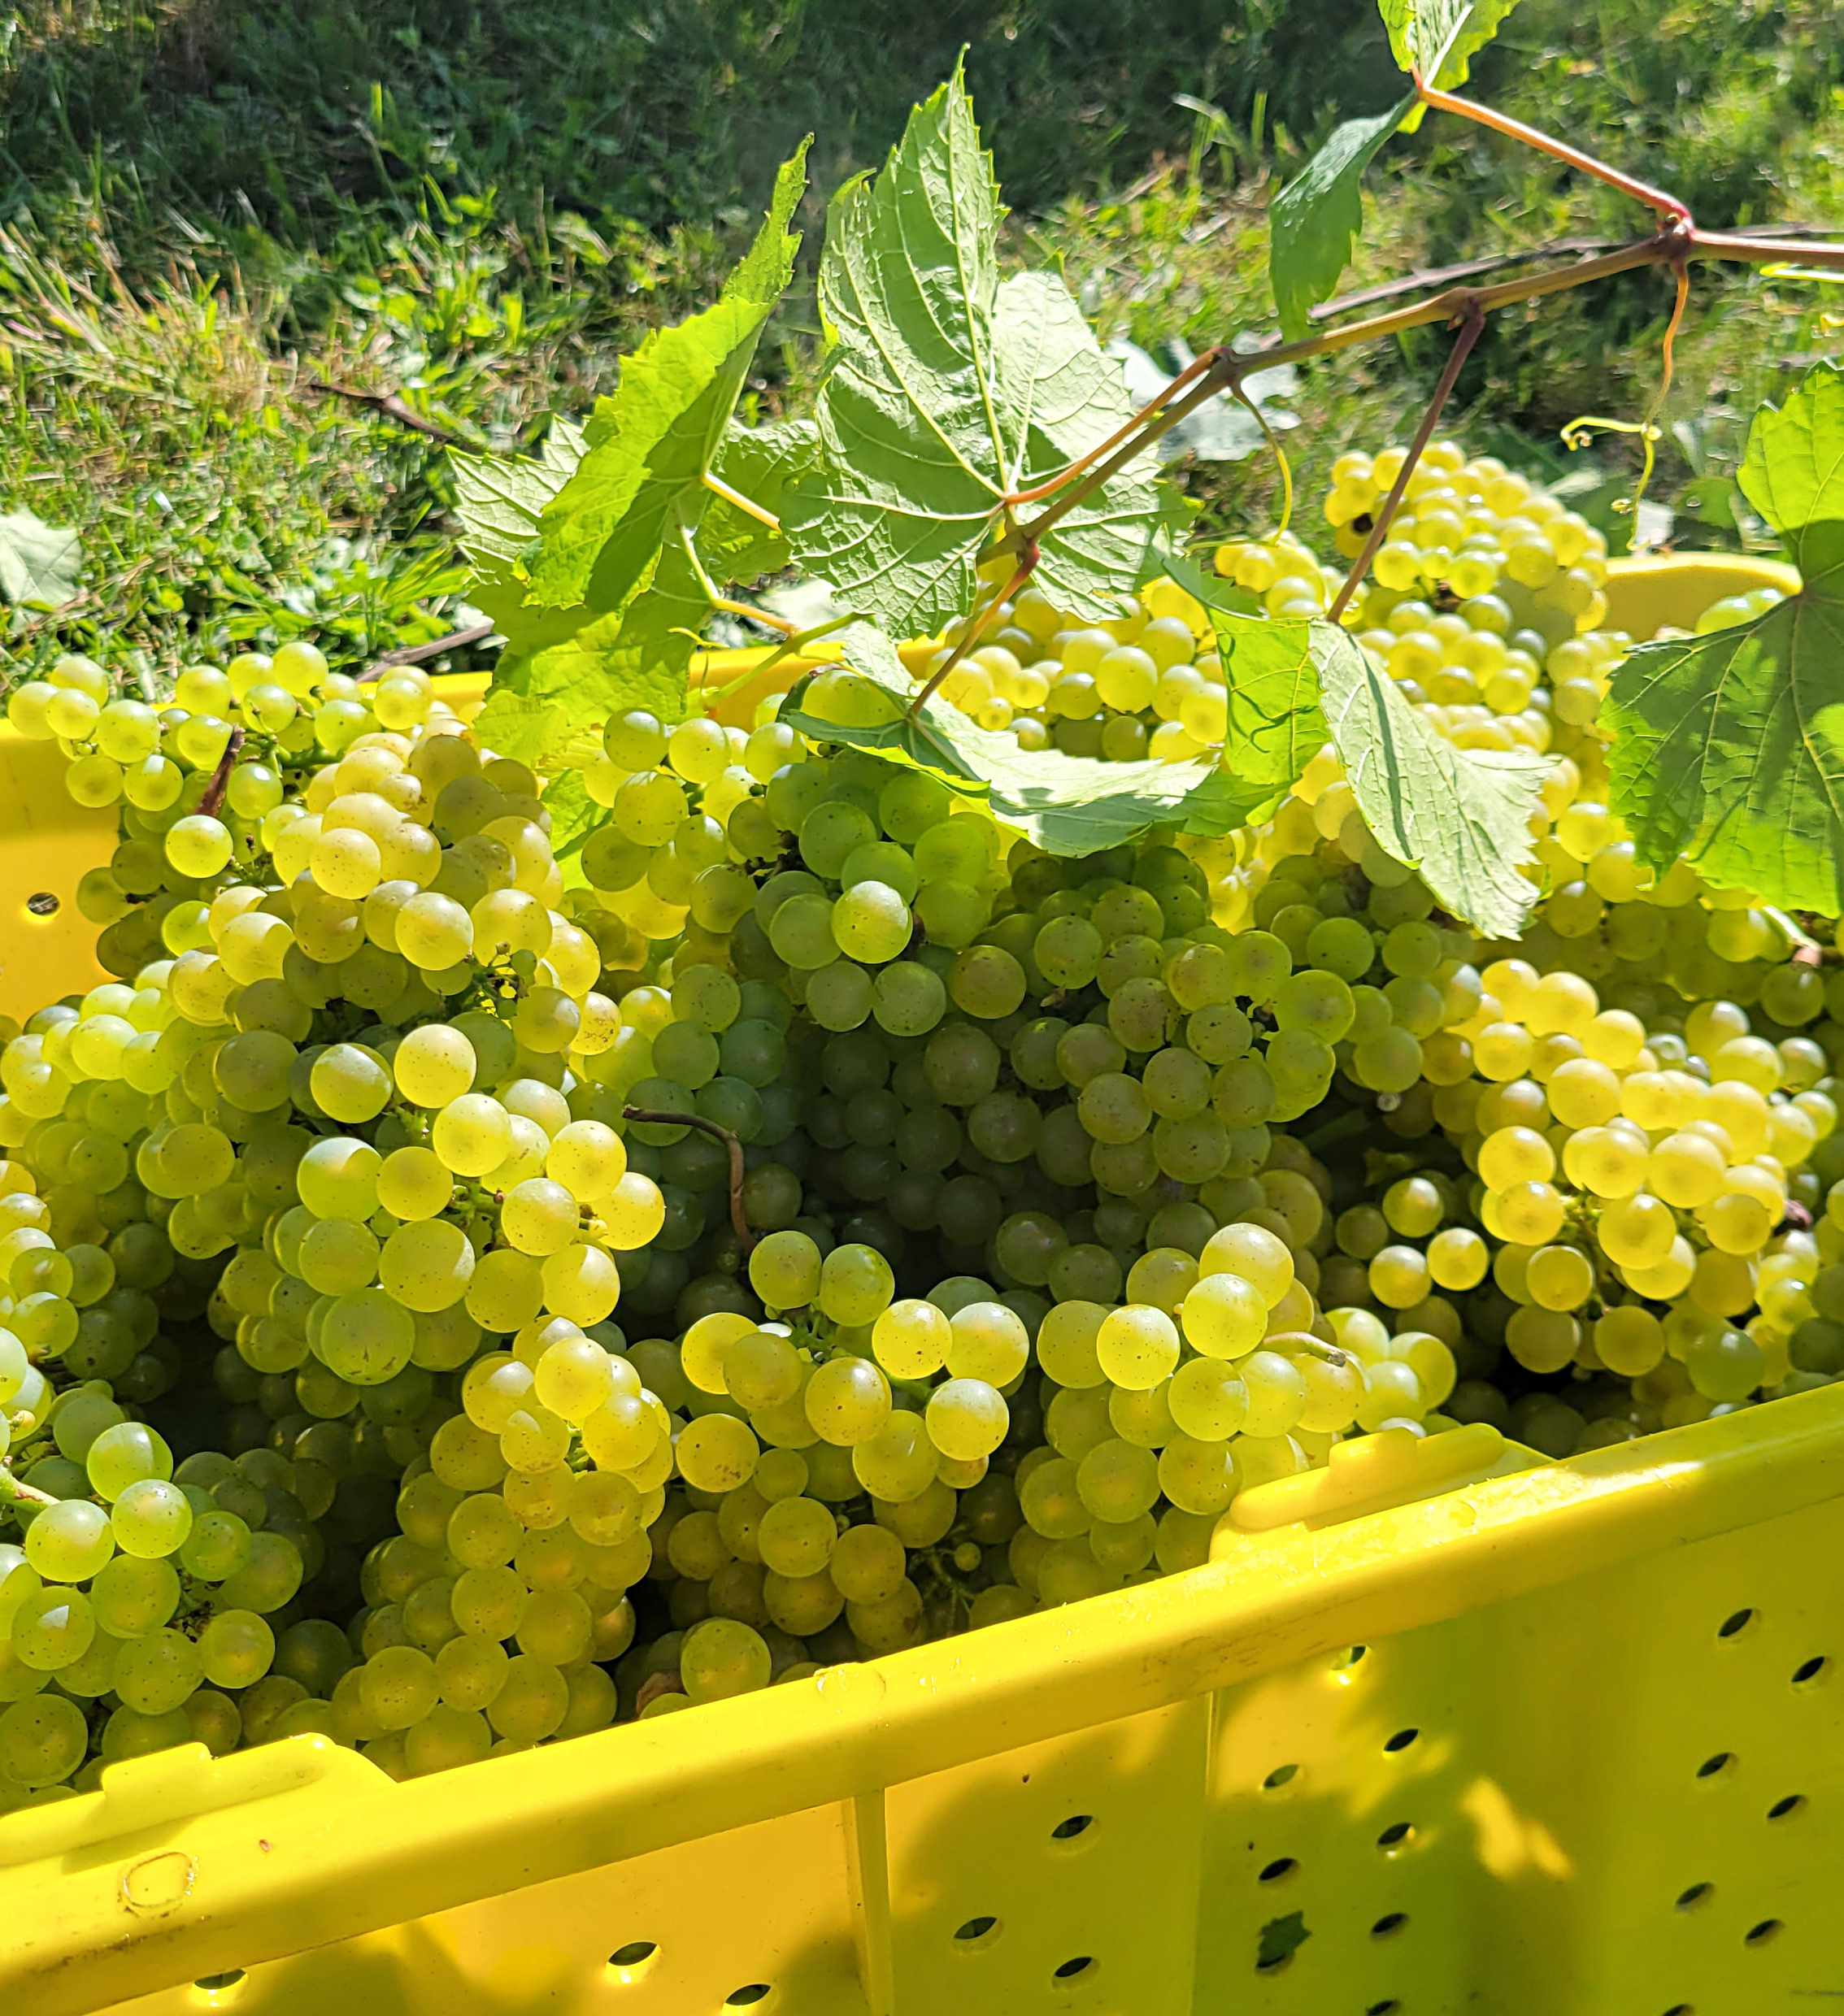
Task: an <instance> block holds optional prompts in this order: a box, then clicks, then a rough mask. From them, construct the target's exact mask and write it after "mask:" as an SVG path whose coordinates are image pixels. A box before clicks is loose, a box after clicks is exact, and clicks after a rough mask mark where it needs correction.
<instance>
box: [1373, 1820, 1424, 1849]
mask: <svg viewBox="0 0 1844 2016" xmlns="http://www.w3.org/2000/svg"><path fill="white" fill-rule="evenodd" d="M1414 1839H1415V1829H1414V1828H1413V1827H1411V1826H1410V1824H1409V1823H1408V1822H1407V1820H1396V1821H1394V1822H1392V1823H1390V1826H1388V1827H1385V1828H1384V1830H1383V1831H1382V1832H1381V1834H1379V1835H1378V1836H1377V1837H1376V1845H1377V1846H1378V1847H1379V1848H1380V1849H1382V1851H1383V1853H1385V1855H1399V1854H1401V1853H1402V1852H1403V1849H1405V1848H1407V1846H1408V1844H1409V1843H1410V1842H1411V1841H1412V1840H1414Z"/></svg>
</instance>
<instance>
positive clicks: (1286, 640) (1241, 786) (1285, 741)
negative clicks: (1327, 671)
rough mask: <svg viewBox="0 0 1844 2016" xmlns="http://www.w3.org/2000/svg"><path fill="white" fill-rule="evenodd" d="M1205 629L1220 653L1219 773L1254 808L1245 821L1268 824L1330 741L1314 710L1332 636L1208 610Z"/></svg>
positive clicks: (1304, 626)
mask: <svg viewBox="0 0 1844 2016" xmlns="http://www.w3.org/2000/svg"><path fill="white" fill-rule="evenodd" d="M1211 625H1212V627H1213V628H1215V630H1216V642H1217V648H1218V650H1220V652H1221V653H1222V655H1223V675H1224V684H1225V685H1226V687H1227V689H1228V692H1229V723H1228V728H1227V732H1225V734H1224V740H1223V767H1224V771H1225V772H1227V774H1228V775H1229V776H1230V777H1232V778H1233V779H1234V780H1235V781H1236V784H1237V789H1238V790H1239V791H1240V792H1241V793H1244V794H1246V795H1248V796H1250V797H1251V798H1252V800H1253V803H1254V806H1255V807H1256V808H1257V809H1255V810H1251V811H1250V815H1249V816H1250V819H1271V818H1272V816H1273V814H1274V809H1275V807H1276V806H1278V805H1279V803H1280V802H1281V799H1282V798H1283V797H1285V795H1286V793H1287V792H1288V791H1289V789H1291V788H1292V786H1293V784H1294V782H1295V781H1296V780H1297V779H1298V776H1299V775H1300V773H1301V771H1303V770H1304V769H1305V768H1306V767H1307V764H1308V763H1311V760H1312V759H1313V758H1314V757H1315V756H1316V755H1317V754H1318V753H1319V751H1320V749H1323V748H1324V745H1325V744H1326V742H1327V741H1328V740H1329V738H1330V735H1331V730H1330V729H1329V728H1328V727H1327V725H1326V720H1325V715H1324V710H1323V708H1322V707H1321V706H1320V676H1321V665H1322V663H1323V661H1324V657H1325V654H1326V651H1327V649H1328V646H1329V637H1327V636H1325V635H1322V634H1321V632H1331V634H1332V635H1333V636H1338V637H1342V635H1343V632H1332V627H1331V626H1330V625H1329V624H1323V625H1316V624H1313V623H1299V622H1296V621H1294V620H1291V619H1285V618H1275V619H1272V620H1270V619H1266V618H1263V617H1259V616H1242V615H1235V614H1233V612H1231V611H1229V610H1221V609H1212V610H1211Z"/></svg>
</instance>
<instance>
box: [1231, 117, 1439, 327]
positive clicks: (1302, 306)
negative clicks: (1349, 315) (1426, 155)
mask: <svg viewBox="0 0 1844 2016" xmlns="http://www.w3.org/2000/svg"><path fill="white" fill-rule="evenodd" d="M1415 103H1416V101H1415V99H1414V98H1412V97H1410V98H1404V99H1403V102H1401V104H1399V105H1398V106H1394V107H1393V108H1392V109H1391V110H1390V111H1387V112H1380V113H1379V114H1378V115H1376V118H1374V119H1346V121H1345V123H1344V124H1343V125H1342V126H1339V127H1337V128H1334V129H1333V134H1332V137H1331V138H1330V139H1329V140H1328V141H1326V143H1325V145H1324V146H1323V147H1321V148H1320V150H1319V151H1318V153H1317V154H1315V155H1314V156H1313V157H1312V159H1311V160H1310V161H1309V162H1307V164H1306V166H1305V167H1303V169H1302V170H1301V171H1300V172H1299V173H1298V175H1296V176H1294V179H1293V180H1292V181H1290V182H1289V184H1288V185H1287V186H1286V187H1285V189H1282V190H1281V193H1280V194H1279V195H1278V196H1276V198H1275V199H1274V201H1273V202H1272V204H1271V205H1270V206H1269V208H1268V228H1269V232H1270V237H1269V245H1268V270H1269V273H1270V275H1271V276H1272V281H1273V286H1274V300H1275V305H1276V306H1277V307H1278V308H1279V309H1280V311H1281V333H1282V334H1283V335H1284V336H1285V337H1286V338H1287V339H1288V341H1289V342H1297V341H1299V340H1300V338H1302V337H1305V336H1308V335H1310V334H1311V330H1312V323H1311V311H1312V310H1313V309H1314V308H1315V307H1316V306H1318V304H1319V303H1320V302H1322V301H1325V300H1328V299H1329V298H1330V297H1331V295H1332V293H1333V290H1334V289H1336V288H1337V285H1338V279H1339V276H1340V275H1341V274H1342V273H1343V272H1344V270H1345V268H1346V266H1347V265H1349V264H1350V257H1351V247H1352V246H1353V245H1355V243H1356V242H1357V237H1358V233H1359V232H1360V231H1361V230H1362V229H1363V193H1362V190H1363V176H1364V171H1365V170H1366V169H1367V168H1368V167H1369V166H1370V164H1371V163H1372V161H1373V160H1374V159H1376V152H1377V150H1378V149H1379V148H1380V147H1381V146H1382V145H1383V143H1384V141H1386V140H1387V139H1388V138H1389V137H1390V135H1391V134H1392V133H1394V132H1395V130H1396V128H1398V126H1400V125H1401V124H1402V123H1403V120H1404V119H1406V118H1407V116H1408V115H1409V114H1410V112H1411V111H1413V110H1414V108H1415Z"/></svg>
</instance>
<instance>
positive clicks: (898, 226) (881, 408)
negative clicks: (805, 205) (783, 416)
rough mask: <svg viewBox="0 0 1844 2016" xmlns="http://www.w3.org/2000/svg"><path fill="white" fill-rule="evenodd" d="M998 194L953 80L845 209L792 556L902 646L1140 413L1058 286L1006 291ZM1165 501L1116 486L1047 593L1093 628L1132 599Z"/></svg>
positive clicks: (1046, 553)
mask: <svg viewBox="0 0 1844 2016" xmlns="http://www.w3.org/2000/svg"><path fill="white" fill-rule="evenodd" d="M1001 216H1002V211H1001V210H1000V207H999V201H998V188H997V186H996V185H995V184H994V180H993V172H992V163H991V159H990V157H989V155H988V154H986V153H985V151H984V150H982V148H981V145H980V135H979V130H978V128H977V127H976V125H975V124H974V119H973V108H972V104H971V102H969V100H968V96H967V92H966V89H965V88H964V85H963V81H962V78H961V76H960V73H959V72H958V71H957V72H955V76H953V77H952V78H951V79H950V80H949V82H947V83H946V84H945V85H942V88H941V89H939V90H938V91H937V92H936V93H935V94H934V96H933V98H930V99H929V101H928V102H926V103H925V104H923V105H920V106H917V107H916V108H915V111H913V112H912V113H911V115H910V119H909V124H908V126H907V129H906V130H905V132H904V134H903V137H902V142H901V144H900V145H899V146H898V147H897V148H895V149H894V150H893V151H892V153H891V154H890V156H889V162H888V163H887V164H886V166H885V167H884V169H883V171H882V172H881V173H880V174H878V175H877V176H876V177H875V178H869V177H860V178H859V179H858V180H855V181H853V182H850V183H848V184H847V185H846V187H845V188H844V189H842V190H841V191H840V193H839V194H838V196H837V198H835V199H834V202H833V206H832V209H831V211H830V213H829V215H828V224H827V232H826V249H825V254H824V258H823V259H822V261H821V263H820V310H821V315H822V318H823V320H824V324H825V328H826V333H827V337H828V358H827V360H826V372H825V376H824V380H823V381H822V383H821V386H820V398H819V405H818V420H819V427H820V454H821V459H822V463H823V467H822V469H821V471H820V473H819V474H818V475H816V476H813V477H811V478H808V479H805V480H802V481H801V482H799V483H798V484H795V485H794V487H793V489H792V490H791V491H790V493H789V499H788V507H787V509H786V511H784V513H783V519H784V521H785V524H786V526H787V529H788V534H789V541H790V542H791V544H792V546H793V550H794V559H795V562H796V563H797V564H798V566H800V567H803V568H804V569H806V570H807V571H808V572H810V573H814V574H817V575H820V576H823V577H824V579H825V580H828V581H830V582H832V583H833V585H834V588H835V590H836V592H837V597H838V600H839V602H841V603H842V605H843V606H847V607H850V608H854V609H860V610H864V611H865V612H866V613H867V614H868V615H872V616H874V617H875V618H876V619H877V620H878V621H880V622H881V623H882V624H883V625H884V626H885V628H886V629H888V630H889V631H890V632H893V633H895V634H898V635H904V636H907V635H911V634H912V633H914V632H917V631H923V632H929V631H933V630H934V629H936V628H939V626H940V625H941V624H942V623H944V622H945V621H946V620H947V619H948V618H949V617H950V616H952V615H957V614H958V613H959V612H960V611H962V610H964V609H966V608H967V607H968V606H970V604H971V602H972V599H973V595H974V592H975V589H976V571H975V570H976V561H977V558H978V553H979V549H980V547H981V545H982V544H983V543H984V542H985V539H986V537H987V534H988V532H989V528H990V526H991V525H992V523H993V521H994V516H995V514H996V513H997V512H998V509H999V503H1000V499H1001V497H1002V496H1003V495H1004V494H1005V493H1007V491H1010V490H1019V489H1030V488H1032V487H1033V486H1034V485H1035V484H1037V483H1039V482H1041V481H1042V480H1046V478H1048V477H1049V476H1052V475H1054V474H1055V473H1056V472H1057V471H1059V470H1060V469H1062V468H1063V467H1065V466H1067V464H1068V463H1069V462H1071V461H1072V460H1073V459H1074V458H1076V456H1077V455H1079V454H1082V453H1084V452H1085V450H1088V449H1089V448H1092V447H1094V445H1096V444H1097V443H1098V441H1101V440H1102V439H1103V438H1104V437H1106V436H1107V435H1108V434H1110V433H1111V432H1113V431H1114V430H1115V429H1116V428H1117V427H1119V426H1120V424H1121V423H1122V422H1123V421H1124V420H1125V419H1128V418H1129V416H1130V412H1131V409H1130V408H1129V406H1128V403H1127V397H1126V393H1125V391H1124V388H1123V386H1122V385H1121V381H1120V372H1119V371H1118V370H1116V368H1114V367H1112V366H1111V365H1110V364H1109V363H1108V362H1107V359H1106V358H1104V357H1103V356H1102V353H1101V350H1100V349H1099V347H1098V345H1097V344H1096V342H1095V339H1094V332H1092V331H1091V330H1090V329H1089V327H1088V324H1086V323H1085V321H1084V320H1083V319H1082V315H1081V310H1080V308H1078V307H1077V306H1076V302H1075V300H1074V298H1072V296H1071V294H1070V293H1069V290H1068V288H1067V287H1066V286H1064V285H1063V281H1062V280H1061V278H1060V277H1059V276H1056V275H1053V274H1048V273H1032V274H1018V275H1015V276H1013V277H1012V278H1011V279H1010V280H1006V281H1005V282H1003V283H1001V282H1000V280H999V276H998V260H997V241H998V227H999V223H1000V219H1001ZM1154 498H1155V491H1154V487H1153V484H1151V482H1150V480H1149V479H1148V478H1147V477H1146V476H1143V475H1140V474H1136V473H1133V472H1132V471H1124V472H1122V473H1121V474H1120V475H1118V476H1115V477H1113V478H1111V480H1109V481H1108V482H1107V484H1103V485H1102V487H1101V488H1100V489H1098V490H1097V491H1096V492H1095V493H1094V494H1093V495H1092V496H1090V497H1088V498H1087V499H1086V500H1085V502H1083V503H1081V505H1079V506H1076V508H1074V509H1073V510H1072V511H1071V512H1070V513H1069V514H1068V516H1067V517H1065V518H1063V519H1060V520H1059V522H1058V523H1057V524H1056V525H1055V527H1054V528H1052V529H1051V530H1050V532H1047V533H1046V536H1045V537H1044V539H1043V541H1042V556H1041V559H1040V563H1039V567H1038V575H1037V578H1038V581H1039V584H1040V585H1041V586H1042V588H1043V589H1044V590H1045V592H1046V593H1047V594H1049V595H1050V596H1051V597H1053V598H1054V599H1055V600H1056V601H1057V602H1059V603H1060V604H1061V605H1062V606H1064V607H1066V608H1068V609H1071V610H1076V611H1077V612H1079V613H1081V614H1082V615H1087V616H1090V617H1095V618H1098V617H1100V616H1102V615H1107V613H1109V610H1110V609H1111V602H1110V600H1109V598H1110V597H1117V596H1120V595H1122V594H1125V593H1130V592H1131V590H1132V589H1133V580H1134V576H1135V572H1136V570H1137V567H1138V564H1139V560H1140V557H1141V554H1142V552H1143V550H1144V549H1145V546H1146V535H1147V523H1148V520H1149V519H1150V517H1151V515H1152V514H1153V511H1154Z"/></svg>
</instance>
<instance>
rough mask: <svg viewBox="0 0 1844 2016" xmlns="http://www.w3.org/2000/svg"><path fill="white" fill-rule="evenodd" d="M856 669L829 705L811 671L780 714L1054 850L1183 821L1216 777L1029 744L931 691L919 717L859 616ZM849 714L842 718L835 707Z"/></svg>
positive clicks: (911, 690)
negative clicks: (921, 775)
mask: <svg viewBox="0 0 1844 2016" xmlns="http://www.w3.org/2000/svg"><path fill="white" fill-rule="evenodd" d="M840 641H841V643H842V646H843V649H844V656H845V663H846V666H848V667H850V671H852V672H853V673H855V675H856V678H855V680H852V681H850V684H848V685H847V686H846V690H845V691H844V692H843V693H841V692H840V690H839V682H838V681H837V679H836V676H834V678H833V682H832V684H831V685H830V686H829V687H822V688H821V689H820V697H822V698H824V702H825V703H826V705H827V707H828V712H827V713H826V714H824V715H822V714H820V713H817V712H815V711H814V710H813V708H812V706H811V705H810V704H809V702H810V701H811V700H812V699H813V698H814V697H815V694H814V689H815V684H817V683H818V682H819V681H820V680H826V679H828V674H827V673H824V672H815V673H810V674H809V675H808V676H807V677H806V678H804V679H802V680H801V681H800V682H799V684H798V685H796V686H795V687H794V690H793V691H792V692H791V693H789V696H788V698H787V700H786V702H785V704H784V705H783V706H782V708H781V714H780V716H779V719H781V720H783V721H785V722H786V723H788V724H789V726H790V727H792V728H798V730H799V731H800V732H801V733H802V735H806V736H810V737H811V738H812V739H813V740H814V741H825V742H840V743H845V744H847V745H850V747H852V748H854V749H870V750H872V752H873V753H875V754H877V755H880V756H882V757H884V758H885V759H886V760H888V761H889V762H891V763H907V764H910V765H911V766H913V767H915V768H916V769H919V770H926V771H932V772H933V774H934V775H935V776H937V777H940V778H941V779H942V780H943V781H944V782H945V783H946V784H950V785H951V786H953V788H954V789H956V790H959V791H963V792H965V793H968V796H970V797H981V796H984V797H985V800H986V803H987V805H988V806H989V809H990V810H991V811H992V812H993V814H994V817H995V818H998V819H1001V820H1002V821H1003V822H1004V823H1006V824H1007V825H1008V826H1015V827H1017V828H1020V830H1021V831H1022V832H1024V835H1025V836H1026V837H1027V838H1028V839H1029V840H1030V841H1033V843H1034V844H1035V845H1037V846H1039V847H1041V848H1042V849H1043V850H1044V852H1045V853H1046V854H1061V855H1065V856H1078V855H1082V854H1095V853H1098V852H1099V851H1101V850H1102V849H1105V848H1108V847H1113V846H1117V845H1120V844H1121V843H1122V842H1123V841H1130V840H1135V839H1137V838H1138V837H1139V836H1140V835H1142V833H1145V832H1148V831H1149V830H1150V828H1153V827H1155V826H1163V825H1173V824H1176V823H1180V822H1181V819H1182V816H1183V807H1184V804H1185V800H1186V799H1187V798H1188V797H1189V796H1190V794H1191V793H1193V792H1194V791H1195V790H1196V789H1198V787H1199V786H1200V785H1201V784H1203V783H1204V782H1205V781H1206V780H1207V779H1208V777H1209V776H1210V775H1211V771H1212V766H1211V764H1209V763H1095V762H1093V761H1091V760H1090V759H1089V758H1086V757H1081V756H1066V755H1064V754H1062V752H1061V751H1060V750H1056V749H1041V750H1037V751H1033V750H1029V749H1020V747H1019V746H1018V744H1017V741H1016V738H1015V737H1014V736H1010V735H1002V734H998V733H995V732H993V731H991V730H989V729H986V728H980V727H977V726H976V724H975V723H973V722H972V721H970V720H969V719H968V718H967V716H966V715H963V714H962V713H961V712H960V711H959V709H958V708H955V707H951V706H949V705H948V704H947V702H946V701H942V700H937V699H934V698H930V699H929V700H927V701H925V702H924V703H923V706H922V709H921V711H920V714H919V715H917V716H916V717H915V719H911V718H910V716H909V715H908V714H907V708H908V706H909V703H910V702H911V699H912V698H913V697H914V694H915V681H914V680H912V679H911V677H910V676H909V674H908V672H907V670H906V669H905V668H904V666H903V663H902V659H901V658H898V655H897V653H896V650H895V647H894V645H892V644H891V643H890V641H889V639H888V638H887V637H885V636H884V635H883V633H882V632H881V631H877V630H875V629H873V628H872V627H871V626H870V625H869V624H868V623H855V624H854V625H852V627H851V628H850V629H848V630H846V632H843V634H842V637H841V640H840ZM834 712H837V713H839V714H843V715H850V717H851V719H850V720H849V721H847V720H839V719H833V718H831V717H832V715H833V713H834Z"/></svg>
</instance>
